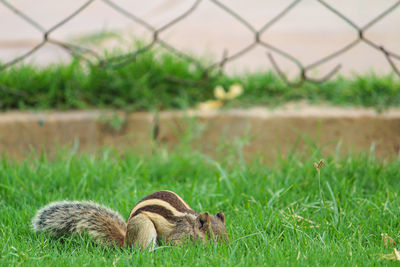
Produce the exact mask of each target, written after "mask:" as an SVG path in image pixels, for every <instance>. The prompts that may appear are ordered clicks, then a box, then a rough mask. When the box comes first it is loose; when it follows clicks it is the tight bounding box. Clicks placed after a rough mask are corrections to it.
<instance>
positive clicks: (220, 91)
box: [214, 85, 226, 100]
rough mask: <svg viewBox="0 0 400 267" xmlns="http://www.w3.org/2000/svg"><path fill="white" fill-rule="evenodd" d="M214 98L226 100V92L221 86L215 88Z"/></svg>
mask: <svg viewBox="0 0 400 267" xmlns="http://www.w3.org/2000/svg"><path fill="white" fill-rule="evenodd" d="M214 96H215V98H216V99H220V100H225V98H226V92H225V90H224V88H223V87H222V86H221V85H218V86H216V87H215V88H214Z"/></svg>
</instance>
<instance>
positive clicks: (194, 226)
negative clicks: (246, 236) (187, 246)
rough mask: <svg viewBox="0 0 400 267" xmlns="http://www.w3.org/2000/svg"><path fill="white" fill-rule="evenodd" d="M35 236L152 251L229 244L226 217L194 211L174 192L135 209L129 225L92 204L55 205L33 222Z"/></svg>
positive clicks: (145, 200)
mask: <svg viewBox="0 0 400 267" xmlns="http://www.w3.org/2000/svg"><path fill="white" fill-rule="evenodd" d="M32 226H33V230H34V231H35V232H48V233H50V234H51V235H53V236H62V235H65V234H72V233H82V232H86V233H88V234H89V235H90V236H92V237H94V238H95V239H96V240H98V241H100V242H101V243H106V244H108V245H113V244H115V245H117V246H119V247H124V246H128V247H135V246H139V247H140V248H141V249H149V250H153V249H154V248H155V245H156V244H157V243H160V242H161V241H166V242H170V243H171V244H173V245H179V244H181V243H182V242H183V241H184V240H185V239H186V238H189V239H190V240H192V241H197V240H200V241H201V242H203V243H205V242H206V240H213V241H228V235H227V232H226V228H225V215H224V213H223V212H218V213H217V214H216V215H211V214H209V213H208V212H202V213H199V212H196V211H194V210H193V209H192V208H191V207H190V206H189V205H188V204H187V203H186V202H185V201H184V200H183V199H182V198H181V197H179V196H178V195H177V194H176V193H174V192H172V191H165V190H163V191H157V192H155V193H152V194H150V195H148V196H146V197H144V198H143V199H142V200H140V201H139V202H138V203H137V204H136V206H135V207H134V208H133V209H132V211H131V213H130V215H129V219H128V223H125V220H124V219H123V218H122V216H121V215H120V214H118V213H117V212H115V211H113V210H110V209H108V208H107V207H104V206H101V205H99V204H96V203H94V202H90V201H61V202H53V203H50V204H48V205H47V206H45V207H43V208H42V209H40V210H39V211H38V212H37V214H36V216H35V217H34V218H33V220H32Z"/></svg>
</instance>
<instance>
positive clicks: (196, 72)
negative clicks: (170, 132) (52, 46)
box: [0, 50, 400, 111]
mask: <svg viewBox="0 0 400 267" xmlns="http://www.w3.org/2000/svg"><path fill="white" fill-rule="evenodd" d="M200 61H202V62H205V61H206V60H205V59H200ZM202 75H203V72H202V70H201V69H199V68H197V67H196V65H194V64H191V63H190V62H188V61H185V60H183V59H180V58H177V57H176V56H173V55H171V54H169V53H165V52H163V51H161V50H152V51H147V52H145V53H142V54H141V55H140V56H138V57H137V59H136V61H133V62H131V63H130V64H127V65H124V66H122V67H119V68H116V69H111V68H99V67H97V66H86V65H84V64H83V63H80V62H78V61H73V62H71V63H63V64H58V65H50V66H47V67H42V68H40V67H37V66H33V65H16V66H12V67H11V68H8V69H6V70H3V71H1V72H0V110H9V109H39V110H43V109H45V110H46V109H60V110H65V109H87V108H120V109H125V110H128V111H137V110H156V109H157V110H160V109H161V110H162V109H183V108H188V107H195V106H196V105H197V104H198V103H199V102H202V101H205V100H208V99H212V98H213V97H214V96H213V89H214V88H215V86H216V85H223V86H224V87H225V89H227V88H228V87H229V86H230V85H232V84H233V83H235V82H239V83H241V84H242V85H243V87H244V89H245V92H244V94H243V95H242V96H240V97H239V98H238V99H236V100H234V101H232V102H230V103H229V105H228V107H247V106H253V105H268V106H275V105H280V104H283V103H286V102H288V101H298V100H307V101H309V102H312V103H321V102H323V103H326V102H327V103H330V104H334V105H350V106H367V107H374V108H377V109H382V108H385V107H389V106H400V79H399V78H398V77H397V76H395V75H387V76H378V75H375V74H373V73H371V74H367V75H363V76H354V77H352V78H344V77H338V78H335V79H333V80H331V81H328V82H325V83H322V84H313V83H305V84H303V85H302V86H300V87H298V88H292V87H290V86H288V85H287V84H285V83H284V82H283V81H282V80H281V79H280V78H279V77H278V76H277V75H276V74H275V73H274V72H267V71H266V72H256V73H244V74H240V75H226V74H225V75H221V76H218V77H217V76H216V78H215V79H211V80H209V81H206V82H202ZM211 76H213V75H211ZM182 80H184V81H185V82H182Z"/></svg>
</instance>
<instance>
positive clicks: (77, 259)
mask: <svg viewBox="0 0 400 267" xmlns="http://www.w3.org/2000/svg"><path fill="white" fill-rule="evenodd" d="M238 147H240V146H238ZM231 151H233V152H232V153H222V152H221V154H220V156H217V157H216V159H211V158H208V157H206V156H204V155H202V154H200V153H198V152H196V151H192V150H191V149H188V148H184V147H182V148H177V150H175V151H174V152H168V150H163V149H158V150H156V151H155V152H154V153H153V154H152V155H137V154H135V153H133V152H132V153H129V154H127V155H124V156H119V155H118V153H117V152H115V151H113V150H106V151H105V152H104V153H100V154H99V155H97V156H90V155H85V154H84V155H77V154H74V153H65V152H64V153H61V152H60V153H59V155H58V156H57V157H55V158H54V159H52V160H50V159H47V158H46V157H44V156H42V157H32V158H31V159H28V160H25V161H22V162H13V161H9V160H7V159H6V157H4V156H3V158H2V160H1V161H0V177H1V178H0V205H1V209H0V253H1V254H0V257H1V261H0V262H1V264H2V265H4V266H8V265H19V264H22V265H27V266H32V265H43V266H55V265H57V266H64V265H65V266H83V265H90V266H111V265H112V264H116V265H133V266H148V265H157V266H159V265H161V266H177V265H184V266H197V265H202V266H205V265H207V266H220V265H225V266H237V265H238V266H259V265H266V266H273V265H278V266H282V265H308V266H333V265H339V266H356V265H358V266H366V265H373V266H376V265H387V264H389V263H390V262H389V261H388V260H386V259H381V257H380V256H379V254H381V253H391V252H392V251H393V248H387V247H385V246H384V242H383V240H382V238H381V233H387V234H388V235H389V236H391V237H392V238H393V239H394V240H395V241H396V242H400V232H399V229H400V217H399V211H400V196H399V193H400V180H399V177H400V168H399V166H400V165H399V164H400V161H399V160H398V159H393V160H388V161H385V162H382V161H379V160H377V159H376V158H375V157H374V156H372V155H357V156H349V157H345V158H341V159H339V158H336V157H330V158H325V164H324V165H323V167H322V170H321V176H320V185H319V183H318V182H319V180H318V179H319V178H318V174H317V172H316V170H315V169H314V167H313V163H314V162H315V161H318V160H319V159H320V158H321V157H322V155H321V154H320V153H319V152H318V151H314V152H312V153H311V154H310V156H309V157H300V156H296V155H291V156H289V157H288V158H283V157H281V158H280V159H279V160H278V161H277V163H276V164H275V165H273V166H266V165H264V164H262V163H260V160H259V159H257V158H254V159H253V160H250V161H248V162H244V161H243V160H242V157H241V153H240V150H237V149H236V148H235V147H233V148H232V150H231ZM160 189H170V190H173V191H175V192H177V193H178V194H180V195H181V196H182V197H183V198H184V199H185V200H186V201H187V202H188V203H189V204H190V205H191V206H192V207H193V208H194V209H196V210H199V211H210V212H212V213H216V212H218V211H220V210H222V211H224V212H225V214H226V218H227V219H226V220H227V230H228V233H229V236H230V240H231V241H230V242H229V243H228V244H225V245H220V246H217V245H213V244H210V245H208V246H200V245H191V244H188V245H186V246H184V247H169V246H163V247H161V248H159V249H157V250H156V251H154V252H153V253H147V252H146V253H144V252H140V251H131V250H129V249H108V248H104V247H102V246H100V245H96V244H95V242H93V240H91V239H90V238H89V237H87V236H78V235H75V236H73V237H66V238H62V239H60V240H57V239H54V238H51V237H49V236H48V235H46V234H35V233H33V232H32V230H31V229H30V221H31V219H32V217H33V216H34V214H35V211H36V210H37V209H38V208H40V207H41V206H43V205H45V204H47V203H49V202H51V201H56V200H63V199H70V200H80V199H91V200H94V201H96V202H99V203H102V204H104V205H107V206H110V207H111V208H112V209H114V210H117V211H119V212H120V213H121V214H122V215H123V216H124V217H125V218H126V217H127V216H128V214H129V212H130V210H131V209H132V208H133V206H134V205H135V203H136V202H137V201H138V200H140V199H141V198H142V197H143V196H146V195H147V194H149V193H151V192H154V191H156V190H160ZM297 216H301V217H303V218H305V219H307V220H311V221H312V222H313V223H311V222H309V221H306V220H301V219H299V217H297ZM316 226H319V227H316Z"/></svg>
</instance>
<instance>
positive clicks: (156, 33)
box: [0, 0, 400, 87]
mask: <svg viewBox="0 0 400 267" xmlns="http://www.w3.org/2000/svg"><path fill="white" fill-rule="evenodd" d="M95 1H102V2H103V3H104V4H106V5H107V6H108V7H109V8H110V9H113V10H114V11H116V12H118V13H119V14H120V15H121V16H124V17H126V18H128V19H129V20H132V21H134V22H135V23H138V24H140V25H142V26H143V27H144V28H146V30H147V31H148V32H150V33H151V34H152V39H151V41H150V42H148V43H147V44H145V45H144V46H142V47H140V48H138V49H136V50H134V51H128V52H127V53H125V54H122V55H118V56H111V57H103V55H100V54H99V53H97V52H95V51H93V50H92V49H90V48H88V47H84V46H82V45H76V44H73V43H70V42H66V41H60V40H57V39H55V38H53V37H52V34H53V33H54V32H55V31H57V30H58V29H60V28H61V27H63V25H65V24H66V23H67V22H68V21H70V20H72V19H73V18H75V17H77V16H81V15H82V14H81V13H82V11H83V10H85V9H86V8H88V6H90V5H91V4H93V2H95ZM203 1H209V2H210V3H212V4H213V5H215V6H216V7H217V8H219V9H221V10H223V11H224V12H225V13H226V14H228V15H229V16H231V17H232V18H234V19H235V20H237V21H238V22H239V23H241V24H242V25H243V26H244V27H245V28H246V29H247V30H248V31H249V32H250V33H251V35H252V36H253V39H252V41H251V43H250V44H249V45H247V46H246V47H244V48H243V49H241V50H239V51H237V52H235V53H232V54H228V52H227V51H225V52H224V53H223V55H222V57H221V58H220V59H219V60H217V61H214V62H213V63H211V64H209V65H204V63H202V62H200V61H199V60H198V59H196V58H194V57H192V56H191V55H189V54H188V53H185V52H183V51H181V50H180V49H178V48H176V47H174V46H173V45H171V44H170V43H168V42H167V41H166V40H164V39H163V38H161V37H160V34H161V33H163V32H165V31H166V30H168V29H170V28H172V27H174V26H175V25H177V24H178V23H181V22H182V23H184V22H183V21H184V20H185V18H187V17H189V16H191V14H193V12H195V11H196V9H198V8H199V5H200V4H201V3H202V2H203ZM315 1H316V2H317V3H319V4H320V5H321V6H322V7H323V8H326V9H327V10H329V11H330V12H331V13H332V14H334V15H335V16H337V17H338V18H339V19H340V20H342V21H344V22H345V23H346V24H347V25H348V27H350V28H352V29H353V30H354V38H353V39H352V40H351V41H350V42H348V43H347V44H345V45H343V46H342V47H340V48H339V49H337V50H336V51H334V52H332V53H329V54H327V55H325V56H323V57H321V58H319V59H317V60H315V61H314V62H312V63H310V64H304V63H302V61H301V60H300V59H299V58H298V57H296V55H292V54H290V53H289V52H287V51H284V50H283V49H281V48H279V47H276V46H274V45H272V44H271V43H270V42H269V41H268V40H265V38H261V35H262V34H263V33H265V32H266V31H267V30H268V29H270V28H271V27H272V26H274V25H275V24H277V23H279V21H280V20H281V19H282V18H283V17H285V16H286V15H287V14H288V13H289V12H290V11H291V10H293V9H295V8H296V6H298V4H299V3H300V2H301V0H294V1H291V2H290V3H289V4H288V5H287V6H286V7H285V8H284V9H282V10H281V11H280V12H278V13H277V14H276V15H275V16H274V17H273V18H272V19H270V20H268V21H266V22H265V24H264V25H262V26H261V27H259V28H256V27H254V26H253V25H252V24H251V23H249V22H248V21H247V20H246V19H244V17H243V16H241V14H239V13H237V12H235V11H234V10H233V9H231V8H230V7H229V6H228V5H226V4H224V3H222V2H220V1H217V0H195V1H194V2H193V3H192V5H191V6H190V7H189V8H188V9H187V10H186V11H185V12H184V13H182V14H181V15H179V16H177V17H175V18H174V19H172V20H170V21H169V22H168V23H166V24H164V25H162V26H160V27H155V26H153V25H152V24H150V23H148V22H147V21H146V18H141V17H138V16H137V15H135V12H134V10H127V9H125V8H123V7H122V6H120V5H118V4H117V3H116V2H114V1H112V0H88V1H86V2H85V3H84V4H83V5H81V6H80V7H79V8H78V9H76V10H75V11H74V12H72V13H71V14H70V15H68V16H66V17H65V18H63V19H61V20H60V21H59V22H58V23H56V24H55V25H53V26H52V27H49V28H45V27H43V26H42V25H40V24H39V23H38V22H37V21H35V20H34V19H32V18H31V17H30V16H28V15H27V14H26V13H24V12H23V11H22V10H20V9H18V8H17V7H16V6H15V5H13V3H12V1H6V0H0V6H1V5H2V6H3V7H5V8H7V9H9V10H11V11H13V12H14V13H15V14H16V15H18V16H19V17H20V18H21V19H22V20H24V21H25V22H26V23H29V24H30V25H31V26H33V27H34V28H35V29H36V30H38V31H39V32H41V33H42V36H43V37H42V41H41V42H40V43H39V44H37V45H36V46H34V47H33V48H31V49H30V50H29V51H27V52H26V53H24V54H22V55H20V56H18V57H16V58H14V59H12V60H11V61H9V62H5V63H3V64H2V65H0V71H1V70H4V69H6V68H9V67H11V66H13V65H14V64H16V63H18V62H20V61H23V60H24V59H26V58H28V57H29V56H31V55H32V54H34V53H36V52H37V51H38V50H39V49H41V48H42V47H43V46H44V45H45V44H47V43H51V44H53V45H56V46H59V47H61V48H63V49H65V50H66V51H67V52H68V53H70V54H71V55H72V56H73V57H77V58H80V59H83V60H86V61H87V62H88V63H89V64H94V65H96V66H97V67H99V68H119V67H121V66H124V65H126V64H128V63H130V62H132V61H134V60H135V59H136V58H137V57H138V56H140V54H142V53H144V52H145V51H148V50H150V49H153V48H154V47H155V45H159V46H161V47H163V48H165V49H167V50H169V51H170V52H171V53H173V54H175V55H176V56H179V57H181V58H183V59H185V60H187V61H189V62H191V63H193V64H195V65H196V66H197V67H199V68H200V69H201V70H202V72H203V82H207V81H209V79H212V77H215V76H216V75H219V74H221V73H222V72H223V70H224V67H225V66H226V65H227V64H229V63H230V62H232V61H233V60H236V59H238V58H240V57H243V56H244V55H246V54H247V53H249V52H250V51H252V50H253V49H255V48H256V47H262V48H264V49H265V54H266V57H267V58H268V59H269V60H270V62H271V65H272V66H273V68H274V70H275V71H276V72H277V73H278V74H279V76H280V77H281V78H282V79H284V80H285V82H286V83H288V84H289V85H291V86H294V87H295V86H300V85H301V84H303V83H304V82H305V81H308V82H315V83H319V82H324V81H326V80H328V79H329V78H331V77H332V76H333V75H335V74H336V73H337V72H338V71H339V69H340V68H341V65H340V64H339V65H337V66H336V67H334V68H333V69H332V70H331V71H329V72H328V73H327V74H326V75H324V76H323V77H320V78H318V79H317V78H312V77H310V76H309V73H310V71H312V70H313V69H315V68H317V67H319V66H321V65H322V64H325V63H327V62H329V61H331V60H333V59H335V58H338V57H339V56H341V55H342V54H344V53H345V52H347V51H348V50H350V49H351V48H353V47H355V46H357V45H359V44H361V43H364V44H366V45H368V46H370V47H371V48H373V49H375V50H377V51H379V52H380V53H382V55H383V56H384V57H385V58H386V60H387V62H388V64H389V65H390V66H391V68H392V69H393V71H394V72H395V73H396V74H398V75H400V70H399V68H398V67H397V66H396V63H395V60H400V55H399V54H398V53H397V52H396V51H391V50H389V49H387V48H386V47H385V46H383V45H381V44H378V43H377V42H376V41H373V40H371V39H369V38H367V37H366V34H365V33H366V31H368V30H369V29H371V28H372V27H373V26H374V25H375V24H376V23H378V22H379V21H381V20H382V19H383V18H384V17H386V16H387V15H388V14H390V13H392V12H393V11H395V10H396V9H398V8H399V6H400V1H396V2H394V3H393V4H392V5H391V6H390V7H388V8H387V9H386V10H384V11H383V12H382V13H380V14H379V15H377V16H376V17H373V18H371V19H370V20H369V21H368V22H367V23H365V24H364V25H358V24H356V23H355V22H353V21H352V20H351V18H349V17H347V16H345V15H344V14H343V13H341V12H340V11H339V10H338V9H336V8H335V7H334V6H333V5H331V4H329V3H328V2H327V1H322V0H315ZM82 16H83V15H82ZM3 23H4V22H3ZM88 55H90V57H88ZM274 55H279V56H281V57H284V58H286V59H287V60H289V61H290V62H292V63H294V64H295V65H296V66H297V68H298V71H299V77H298V78H297V79H295V80H294V81H292V80H289V79H288V78H287V76H286V75H285V73H284V72H283V71H282V70H281V67H280V66H279V64H278V63H277V61H276V60H275V57H274ZM93 57H94V58H96V60H93V59H92V58H93ZM170 79H171V80H172V81H175V82H177V83H187V82H191V81H183V80H181V79H177V78H174V77H170Z"/></svg>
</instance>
